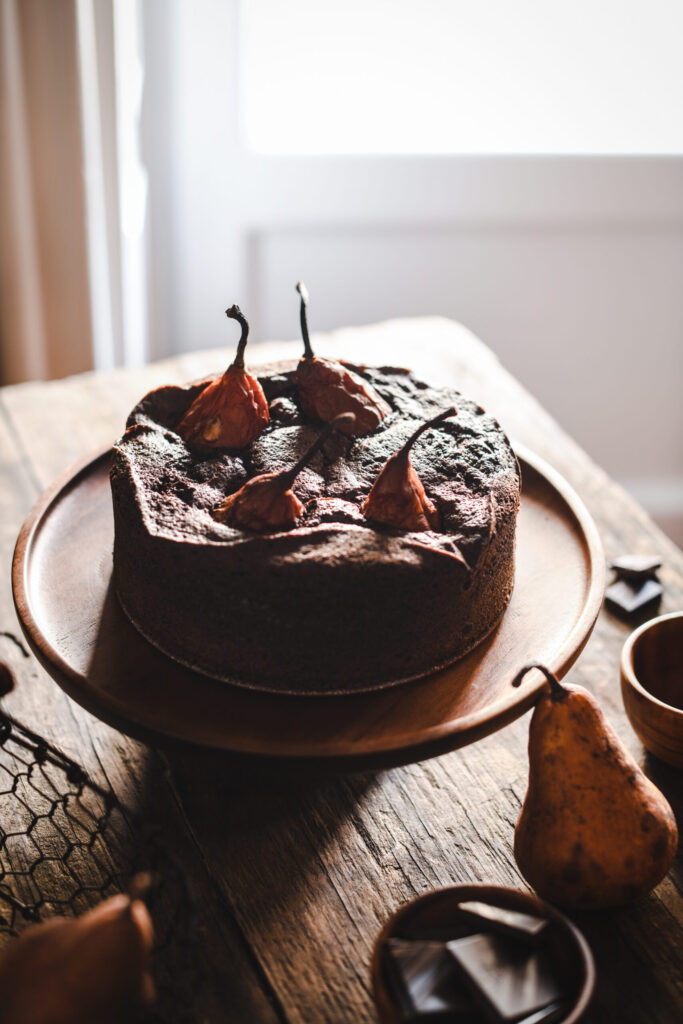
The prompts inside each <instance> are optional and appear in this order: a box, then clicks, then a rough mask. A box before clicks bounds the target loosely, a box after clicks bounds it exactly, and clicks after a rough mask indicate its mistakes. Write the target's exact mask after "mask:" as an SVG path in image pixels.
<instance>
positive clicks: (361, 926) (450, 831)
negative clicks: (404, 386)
mask: <svg viewBox="0 0 683 1024" xmlns="http://www.w3.org/2000/svg"><path fill="white" fill-rule="evenodd" d="M317 348H318V350H319V351H320V354H325V353H326V352H330V353H333V352H334V353H337V354H340V355H343V356H345V357H347V358H349V359H352V360H353V359H356V360H358V361H366V362H368V363H388V362H393V363H395V364H399V365H401V364H403V365H411V366H412V367H413V368H414V369H415V370H416V371H417V372H418V373H419V374H420V375H421V376H423V377H425V378H426V379H431V380H434V381H436V382H443V383H449V384H453V385H455V386H457V387H458V388H459V389H460V390H462V391H463V392H465V393H467V394H468V395H470V396H471V397H473V398H475V399H477V400H478V401H479V402H481V404H482V405H484V406H485V407H486V408H487V409H488V410H489V411H491V412H492V413H494V415H496V416H497V417H498V418H499V419H500V421H501V422H502V424H503V426H504V427H505V428H506V430H507V431H508V433H509V434H510V435H511V436H512V437H513V439H518V440H519V441H521V442H523V443H525V444H526V445H528V446H529V447H530V448H531V449H533V450H535V451H536V452H538V453H539V454H540V455H541V456H543V457H544V458H545V459H547V460H548V462H550V463H551V464H552V465H553V466H555V467H556V468H557V469H558V470H559V471H560V472H561V473H562V474H563V475H564V476H565V477H566V478H567V480H569V482H570V483H571V484H572V485H573V486H574V487H575V488H576V490H577V491H578V493H579V494H580V495H581V497H582V498H583V500H584V501H585V503H586V505H587V506H588V508H589V510H590V512H591V513H592V515H593V517H594V519H595V521H596V523H597V525H598V528H599V531H600V534H601V537H602V540H603V544H604V547H605V553H606V556H607V559H608V560H609V559H610V558H611V557H614V556H616V555H618V554H621V553H624V552H633V551H639V552H647V553H649V552H657V553H659V554H661V556H662V557H663V563H664V564H663V569H662V571H661V579H662V581H663V583H664V587H665V596H664V599H663V602H662V609H661V610H662V611H663V612H664V611H672V610H675V609H678V608H680V607H681V606H683V555H682V554H681V552H680V551H679V550H678V549H677V548H676V547H675V545H673V544H672V543H671V542H670V541H669V540H667V539H666V538H665V537H664V536H663V534H661V533H660V532H659V531H658V530H657V528H656V527H655V526H654V525H653V523H652V522H651V521H650V520H649V519H648V517H647V516H646V515H645V513H644V512H643V511H642V510H641V509H640V508H639V507H638V506H637V505H636V504H635V503H634V502H633V501H632V500H631V499H630V498H629V497H628V496H627V495H626V494H625V493H624V492H623V491H622V490H621V489H620V488H619V487H617V486H616V485H615V484H614V483H612V482H611V481H610V480H609V478H608V477H607V476H606V475H605V474H604V473H603V472H601V471H600V470H599V469H598V468H597V467H596V466H595V465H594V464H593V463H592V462H591V461H590V459H589V458H588V457H587V456H586V455H585V453H584V452H583V451H582V450H581V449H580V448H578V447H577V445H576V444H575V443H574V442H573V441H572V440H571V439H570V438H569V437H568V436H567V435H566V434H565V433H563V431H562V430H561V429H560V428H559V426H558V425H557V424H556V423H555V422H554V420H553V419H552V417H551V416H550V415H548V413H547V412H545V411H544V410H543V409H542V408H541V407H540V405H539V404H538V403H537V402H536V401H535V400H534V399H533V398H532V397H531V396H530V395H529V394H528V393H527V392H526V391H525V390H524V389H523V388H522V387H521V386H520V385H519V384H518V383H517V382H516V381H515V380H514V379H513V378H512V377H511V376H510V374H508V373H507V372H506V371H505V370H504V369H503V368H502V367H501V365H500V364H499V363H498V361H497V359H496V358H495V356H494V355H493V354H492V353H491V352H490V351H489V350H488V349H487V348H486V347H485V346H484V345H483V344H482V343H481V342H480V341H478V340H477V339H476V338H475V337H474V336H473V335H472V334H470V333H469V332H468V331H466V330H465V329H463V328H462V327H460V326H458V325H456V324H453V323H451V322H449V321H445V320H441V319H434V318H430V319H421V320H412V321H395V322H393V323H389V324H383V325H378V326H375V327H367V328H359V329H354V330H348V331H340V332H337V333H336V334H334V335H331V336H329V337H327V338H325V339H321V340H320V342H319V344H318V346H317ZM298 349H299V346H298V345H296V344H294V345H290V346H282V345H265V346H262V347H260V348H258V349H256V347H255V346H254V348H253V349H252V360H253V361H257V360H258V361H264V362H265V361H269V360H270V359H272V358H285V357H286V358H291V357H292V356H295V355H297V354H298ZM231 358H232V354H231V353H227V352H216V351H214V352H208V353H203V354H197V355H192V356H186V357H179V358H176V359H172V360H168V361H166V362H164V363H159V364H156V365H154V366H150V367H147V368H145V369H142V370H131V371H116V372H114V373H109V374H83V375H81V376H79V377H75V378H72V379H69V380H64V381H56V382H53V383H48V384H43V383H35V384H34V383H31V384H24V385H19V386H15V387H9V388H5V389H4V390H2V391H0V531H1V533H0V539H1V544H2V552H1V557H2V572H1V579H2V584H1V587H0V659H2V660H4V661H5V662H6V663H7V664H8V665H9V666H10V667H11V669H12V671H13V672H14V674H15V676H16V679H17V687H16V689H15V691H14V692H13V693H12V694H10V695H9V696H8V697H6V698H5V699H4V701H3V707H4V708H5V710H6V711H8V712H9V713H11V714H13V715H15V717H16V718H18V719H20V720H21V721H23V722H25V723H26V724H27V725H29V726H31V727H32V728H34V729H35V730H36V731H38V732H40V733H42V734H44V735H45V736H46V737H47V738H48V739H50V740H52V741H53V742H55V743H57V744H58V745H59V746H60V747H61V748H62V749H63V750H65V751H66V752H67V753H68V754H70V755H71V756H73V757H74V758H75V759H77V760H78V761H79V762H80V763H81V764H82V765H83V767H84V768H85V769H86V770H87V771H88V772H89V773H90V774H91V775H92V776H93V778H95V779H97V780H99V781H100V782H101V783H103V784H104V785H110V786H111V787H112V788H113V790H114V791H115V792H116V794H117V795H118V796H119V798H120V799H121V800H123V801H124V802H125V803H126V804H127V805H128V806H131V807H135V808H137V810H138V811H139V812H140V814H142V815H143V816H146V817H150V818H153V819H154V820H155V821H156V822H158V823H159V824H160V826H161V827H162V829H163V830H164V835H165V836H166V837H167V841H168V843H169V844H172V846H173V847H174V848H175V850H176V852H177V854H178V856H179V858H180V859H181V861H182V864H183V868H184V870H185V871H186V874H187V878H188V880H189V881H190V883H191V887H192V891H193V893H194V894H195V897H196V901H197V906H198V908H199V914H200V928H199V931H198V933H197V935H196V936H195V940H194V941H195V942H196V943H199V946H200V952H201V957H202V959H203V960H204V962H205V964H206V980H205V982H204V984H203V985H202V986H201V988H200V990H199V991H197V993H196V1006H195V1017H194V1019H196V1020H197V1021H207V1022H221V1021H239V1022H259V1024H261V1022H263V1024H276V1022H280V1024H283V1022H285V1021H286V1022H288V1024H294V1022H307V1024H314V1022H318V1021H320V1022H323V1021H331V1022H332V1021H334V1022H341V1021H348V1022H354V1024H358V1022H363V1021H373V1020H375V1013H374V1008H373V1001H372V994H371V989H370V984H369V971H368V966H369V961H370V953H371V949H372V944H373V940H374V938H375V935H376V934H377V932H378V930H379V929H380V927H381V926H382V924H383V923H384V921H385V920H386V918H387V916H388V915H389V914H390V913H391V911H392V910H394V909H395V908H396V907H397V906H398V905H399V904H400V903H402V902H404V901H405V900H407V899H410V898H411V897H413V896H415V895H416V894H419V893H423V892H426V891H428V890H430V889H433V888H437V887H441V886H447V885H452V884H456V883H461V882H465V881H470V880H472V881H478V882H487V883H490V884H501V885H512V886H516V887H520V888H526V886H525V883H524V881H523V879H522V878H521V877H520V875H519V873H518V871H517V868H516V865H515V861H514V858H513V855H512V837H513V829H514V824H515V821H516V819H517V815H518V813H519V809H520V805H521V801H522V800H523V797H524V793H525V790H526V780H527V758H526V741H527V728H528V716H525V717H524V718H522V719H520V720H518V721H517V722H515V723H513V724H512V725H511V726H508V727H507V728H506V729H504V730H502V731H500V732H498V733H496V734H495V735H493V736H490V737H488V738H487V739H484V740H481V741H480V742H479V743H476V744H475V745H473V746H470V747H467V748H465V749H463V750H461V751H457V752H453V753H450V754H447V755H445V756H442V757H439V758H435V759H434V760H430V761H426V762H423V763H420V764H413V765H409V766H407V767H404V768H397V769H393V770H390V771H385V772H381V773H377V774H369V775H364V776H355V777H345V778H342V777H340V778H332V779H326V780H321V779H316V778H310V779H307V780H305V781H304V782H298V783H297V784H289V785H288V784H287V783H286V782H283V781H282V780H281V779H268V778H261V779H254V778H252V777H250V775H249V774H248V773H247V772H246V771H245V770H240V768H239V767H235V766H232V767H230V768H227V767H226V765H225V764H223V763H221V762H220V761H217V760H216V759H215V758H213V757H211V756H207V755H203V754H200V753H199V752H197V751H194V750H190V749H187V750H183V751H180V752H178V751H177V750H174V751H173V752H169V751H168V750H162V749H151V748H149V747H147V746H144V745H142V744H140V743H138V742H136V741H134V740H132V739H130V738H128V737H126V736H124V735H122V734H120V733H118V732H116V731H115V730H113V729H111V728H110V727H108V726H107V725H105V724H103V723H102V722H100V721H98V720H96V719H95V718H93V717H91V716H90V715H89V714H87V713H86V712H85V711H83V710H82V709H81V708H80V707H78V706H77V705H76V704H74V703H73V702H72V701H71V700H69V699H68V698H67V697H66V696H65V695H64V694H63V693H62V692H61V691H60V690H59V689H58V688H57V686H56V685H55V684H54V683H53V682H52V681H51V680H50V679H49V677H48V676H47V675H46V674H45V673H44V672H43V671H42V670H41V669H40V668H39V666H38V664H37V662H36V661H35V659H34V658H33V657H32V656H31V655H30V654H29V652H28V651H27V649H26V646H25V643H24V641H23V639H22V635H21V630H20V628H19V626H18V624H17V621H16V618H15V614H14V610H13V606H12V598H11V593H10V583H9V580H10V562H11V556H12V549H13V546H14V541H15V538H16V535H17V532H18V530H19V527H20V525H21V523H22V521H23V519H24V518H25V516H26V514H27V513H28V511H29V509H30V507H31V505H32V504H33V502H34V501H35V499H36V498H37V496H38V494H39V493H40V492H41V491H42V490H43V488H45V487H46V486H47V485H48V484H49V483H50V482H51V481H52V480H53V478H54V477H55V476H56V475H58V474H59V473H61V472H62V470H64V469H65V468H66V467H67V466H68V465H69V463H70V462H72V461H73V460H75V459H77V458H80V457H81V456H82V455H83V454H84V453H86V452H87V451H89V450H91V449H94V448H96V447H97V446H99V445H101V444H103V443H106V442H107V441H109V440H111V439H113V438H115V437H116V436H117V435H118V434H119V433H121V431H122V428H123V424H124V419H125V416H126V413H127V411H128V410H129V408H130V407H131V406H132V405H133V404H134V403H135V401H136V400H137V399H138V398H139V397H140V395H141V394H142V393H144V392H145V391H146V390H148V389H149V388H151V387H154V386H156V385H157V384H161V383H164V382H180V381H184V380H188V379H192V378H196V377H200V376H202V375H204V374H205V373H206V372H209V371H214V370H217V369H219V368H221V367H222V366H223V365H224V364H225V362H226V361H229V359H231ZM548 571H549V572H552V566H549V567H548ZM548 614H549V615H552V608H549V609H548ZM629 631H630V627H628V626H626V625H624V624H622V623H621V622H620V621H619V620H618V619H616V618H614V617H613V616H612V615H610V614H609V613H608V612H607V611H604V610H603V612H601V614H600V616H599V619H598V623H597V625H596V628H595V631H594V633H593V635H592V637H591V639H590V640H589V642H588V645H587V647H586V649H585V651H584V653H583V654H582V655H581V657H580V659H579V661H578V663H577V665H576V666H575V668H574V669H573V671H572V672H571V674H570V678H571V679H572V680H573V681H574V682H580V683H582V684H583V685H585V686H587V687H588V688H589V689H590V690H592V691H593V692H594V693H595V694H596V695H597V696H598V697H599V699H600V700H601V702H602V704H603V707H604V708H605V711H606V712H607V714H608V716H609V717H610V719H611V721H612V722H613V724H614V725H615V727H616V729H617V731H618V732H619V734H620V736H621V738H622V740H623V741H624V742H625V744H626V745H627V746H628V747H629V748H630V749H631V750H632V751H633V752H634V754H635V756H636V757H637V758H638V760H639V762H640V763H641V764H642V765H643V767H644V769H645V771H646V772H647V774H648V775H649V776H650V777H651V778H652V779H653V780H654V781H655V782H656V784H657V785H658V786H659V787H660V788H661V789H662V790H663V791H664V792H665V793H666V795H667V797H668V798H669V800H670V802H671V803H672V805H673V807H674V810H675V811H676V814H677V817H678V820H679V823H680V824H681V825H683V816H682V815H683V785H682V781H683V780H682V778H681V775H680V773H679V772H676V771H675V770H674V769H668V768H667V767H666V766H664V765H662V764H660V763H658V762H656V761H654V760H653V759H652V758H650V757H649V756H647V755H645V753H644V751H643V749H642V747H641V746H640V744H639V742H638V741H637V739H636V738H635V736H634V734H633V732H632V731H631V729H630V727H629V724H628V722H627V720H626V718H625V715H624V712H623V708H622V703H621V697H620V692H619V680H618V658H619V652H620V649H621V645H622V643H623V641H624V639H625V638H626V636H627V634H628V632H629ZM529 653H530V655H532V654H533V652H529ZM0 824H4V823H0ZM682 886H683V870H682V867H681V863H680V859H679V860H678V861H677V862H676V864H675V866H674V868H673V869H672V871H671V872H670V874H669V875H668V876H667V878H666V879H665V880H664V881H663V882H662V883H661V885H660V886H659V887H658V888H657V890H656V891H655V892H654V893H653V894H652V895H651V896H649V897H648V898H647V899H645V900H643V901H641V902H640V903H638V904H637V905H635V906H633V907H630V908H626V909H623V910H618V911H610V912H600V913H592V914H580V915H575V920H576V921H577V923H578V924H579V926H580V927H581V928H582V930H583V931H584V934H585V935H586V937H587V939H588V941H589V943H590V945H591V947H592V949H593V952H594V955H595V960H596V965H597V972H598V983H597V989H596V993H595V997H594V1000H593V1004H592V1006H591V1009H590V1010H589V1012H588V1014H587V1015H586V1018H585V1019H586V1020H587V1021H593V1022H605V1021H615V1022H616V1021H620V1022H629V1021H632V1022H634V1024H635V1022H638V1024H641V1022H645V1021H647V1022H648V1024H651V1022H652V1024H654V1022H671V1024H674V1022H679V1021H680V1020H681V1019H683V964H682V959H681V953H682V951H683V899H682V898H681V887H682Z"/></svg>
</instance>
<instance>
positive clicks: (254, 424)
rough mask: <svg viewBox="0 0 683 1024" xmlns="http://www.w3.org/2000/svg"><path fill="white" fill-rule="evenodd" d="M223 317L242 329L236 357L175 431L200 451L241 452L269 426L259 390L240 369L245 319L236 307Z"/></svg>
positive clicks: (257, 385)
mask: <svg viewBox="0 0 683 1024" xmlns="http://www.w3.org/2000/svg"><path fill="white" fill-rule="evenodd" d="M225 315H226V316H227V317H228V318H229V319H231V320H237V322H238V323H239V325H240V327H241V328H242V334H241V337H240V340H239V343H238V345H237V354H236V356H235V358H234V360H233V362H232V363H231V364H230V366H229V367H228V368H227V370H226V371H225V373H224V374H223V375H222V377H217V378H216V380H214V381H211V383H210V384H207V386H206V387H205V388H204V390H203V391H200V393H199V394H198V395H197V397H196V398H195V400H194V402H193V403H192V405H191V406H190V408H189V409H188V410H187V412H186V413H185V415H184V416H183V418H182V419H181V421H180V423H179V424H178V426H177V427H176V430H177V432H178V433H179V434H180V436H181V437H182V439H183V441H187V442H188V443H189V444H194V445H197V446H198V447H200V448H244V447H246V445H248V444H251V442H252V441H254V440H255V439H256V438H257V437H258V436H259V434H261V433H262V432H263V431H264V430H265V428H266V427H267V426H268V424H269V423H270V412H269V410H268V402H267V400H266V396H265V395H264V393H263V388H262V387H261V385H260V384H259V381H258V379H257V378H256V377H254V375H253V374H251V373H249V371H248V370H247V369H246V367H245V365H244V350H245V348H246V347H247V339H248V337H249V324H248V323H247V319H246V317H245V316H244V314H243V313H242V311H241V309H240V308H239V306H231V307H230V308H229V309H226V311H225Z"/></svg>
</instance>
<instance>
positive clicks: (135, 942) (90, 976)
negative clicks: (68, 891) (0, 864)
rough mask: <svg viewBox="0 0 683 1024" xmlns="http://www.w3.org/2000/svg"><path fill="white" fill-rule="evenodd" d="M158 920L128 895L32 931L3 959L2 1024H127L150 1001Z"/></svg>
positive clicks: (12, 945) (0, 965) (0, 980)
mask: <svg viewBox="0 0 683 1024" xmlns="http://www.w3.org/2000/svg"><path fill="white" fill-rule="evenodd" d="M152 944H153V932H152V922H151V919H150V916H149V914H148V912H147V908H146V907H145V904H144V903H143V902H142V900H140V899H135V898H133V897H131V896H130V895H126V894H125V893H122V894H120V895H118V896H112V897H111V898H110V899H108V900H105V901H104V902H103V903H100V904H99V905H98V906H96V907H95V908H94V909H93V910H90V911H88V912H87V913H85V914H83V915H82V917H78V918H72V919H67V918H63V917H57V918H53V919H52V920H49V921H44V922H43V923H42V924H36V925H33V926H31V927H30V928H27V929H26V931H25V932H24V933H23V934H22V935H21V936H20V938H18V939H16V940H15V941H14V942H12V943H10V945H9V946H8V947H7V949H6V950H5V952H4V953H3V954H2V956H0V1020H2V1022H3V1024H128V1022H131V1021H133V1020H137V1019H138V1010H139V1009H140V1007H141V1006H142V1005H144V1004H145V1003H149V1002H151V1001H152V999H153V997H154V986H153V983H152V978H151V975H150V974H149V964H148V961H149V954H150V951H151V948H152Z"/></svg>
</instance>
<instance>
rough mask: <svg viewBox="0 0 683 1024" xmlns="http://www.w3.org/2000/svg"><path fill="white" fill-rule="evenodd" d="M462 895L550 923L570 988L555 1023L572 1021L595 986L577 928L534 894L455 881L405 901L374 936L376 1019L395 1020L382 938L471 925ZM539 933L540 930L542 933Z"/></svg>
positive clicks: (429, 934)
mask: <svg viewBox="0 0 683 1024" xmlns="http://www.w3.org/2000/svg"><path fill="white" fill-rule="evenodd" d="M467 900H477V901H479V902H481V903H490V904H491V905H492V906H496V907H502V908H504V909H506V910H518V911H521V912H522V913H526V914H535V915H537V916H539V917H544V918H546V919H547V920H548V921H549V922H550V925H549V926H548V928H549V936H548V943H549V948H551V949H552V956H553V960H554V961H555V962H556V964H557V966H558V970H560V971H562V972H563V976H564V978H566V979H567V980H568V981H569V983H570V988H571V990H572V991H573V992H574V993H575V995H574V997H573V1001H572V1003H571V1006H570V1009H569V1010H568V1013H567V1016H566V1017H564V1018H563V1019H562V1022H561V1024H573V1022H574V1021H578V1020H579V1018H580V1017H581V1016H582V1014H583V1013H584V1012H585V1010H586V1007H587V1006H588V1003H589V1002H590V999H591V996H592V994H593V988H594V986H595V964H594V962H593V954H592V953H591V951H590V948H589V946H588V943H587V942H586V940H585V939H584V937H583V935H582V934H581V932H580V931H579V930H578V928H576V927H575V926H574V925H573V924H572V923H571V921H569V920H568V919H567V918H566V917H565V916H564V914H561V913H560V911H559V910H556V909H555V907H551V906H550V905H549V904H547V903H544V902H543V900H540V899H539V898H538V897H537V896H533V895H531V894H530V893H525V892H521V891H520V890H518V889H508V888H505V887H502V886H494V885H456V886H453V887H451V888H448V889H437V890H435V891H434V892H429V893H427V894H426V895H424V896H418V897H417V899H414V900H411V901H410V902H409V903H405V904H404V905H403V906H402V907H399V909H398V910H397V911H396V912H395V913H394V914H392V916H391V917H390V918H389V920H388V921H387V922H386V924H385V925H384V927H383V928H382V930H381V932H380V933H379V935H378V936H377V939H376V940H375V945H374V948H373V951H372V962H371V966H370V970H371V974H372V987H373V992H374V996H375V1003H376V1006H377V1014H378V1016H379V1020H380V1024H400V1021H401V1017H400V1012H399V1010H398V1008H397V1007H396V1005H395V1003H394V1000H393V997H392V994H391V989H390V987H389V984H388V980H387V975H386V960H385V956H384V955H383V952H384V945H385V943H386V941H387V940H388V939H392V938H393V939H418V938H425V939H429V938H439V939H442V940H445V939H446V936H447V934H448V937H451V936H450V932H451V930H452V938H459V937H460V936H462V935H467V934H472V933H474V932H475V931H476V926H475V925H473V924H470V923H468V924H464V923H463V922H462V921H461V920H460V921H459V920H458V919H459V917H460V912H459V910H458V904H459V903H463V902H465V901H467ZM543 934H545V932H544V933H543Z"/></svg>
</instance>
